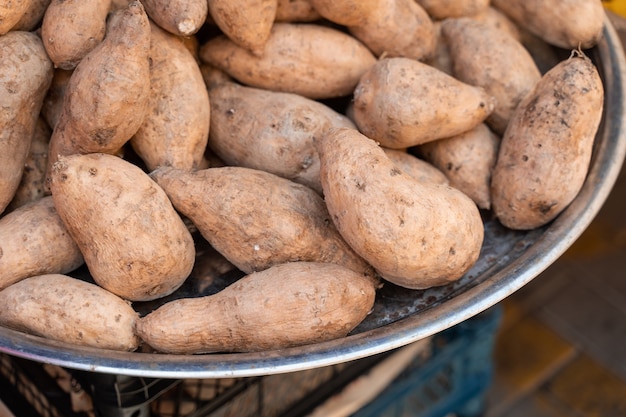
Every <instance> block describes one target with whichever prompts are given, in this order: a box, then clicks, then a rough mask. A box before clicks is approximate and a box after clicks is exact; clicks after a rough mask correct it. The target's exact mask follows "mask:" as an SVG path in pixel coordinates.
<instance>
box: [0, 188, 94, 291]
mask: <svg viewBox="0 0 626 417" xmlns="http://www.w3.org/2000/svg"><path fill="white" fill-rule="evenodd" d="M0 254H1V255H2V256H0V289H2V288H5V287H8V286H9V285H11V284H13V283H15V282H18V281H20V280H22V279H24V278H28V277H32V276H35V275H42V274H53V273H57V274H65V273H68V272H71V271H73V270H74V269H76V268H78V267H79V266H81V265H82V264H83V256H82V254H81V252H80V250H79V249H78V246H77V245H76V243H75V242H74V240H73V239H72V237H71V236H70V234H69V233H68V231H67V228H66V227H65V224H64V223H63V221H62V220H61V218H60V217H59V215H58V213H57V211H56V208H55V207H54V203H53V201H52V197H50V196H48V197H42V198H40V199H38V200H35V201H33V202H30V203H27V204H25V205H23V206H20V207H19V208H16V209H15V210H14V211H12V212H10V213H9V214H7V215H6V216H4V217H2V218H0Z"/></svg>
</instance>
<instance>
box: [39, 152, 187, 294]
mask: <svg viewBox="0 0 626 417" xmlns="http://www.w3.org/2000/svg"><path fill="white" fill-rule="evenodd" d="M51 190H52V197H53V199H54V205H55V207H56V208H57V212H58V213H59V216H60V217H61V219H62V220H63V223H64V224H65V225H66V227H67V229H68V231H69V232H70V235H71V236H72V237H73V238H74V241H75V242H76V244H77V245H78V247H79V248H80V250H81V252H82V253H83V256H84V258H85V263H86V264H87V267H88V268H89V272H90V273H91V275H92V277H93V279H94V281H95V282H96V283H97V284H98V285H100V286H102V287H103V288H105V289H107V290H109V291H111V292H112V293H114V294H116V295H118V296H120V297H122V298H124V299H127V300H130V301H148V300H153V299H156V298H160V297H164V296H166V295H169V294H171V293H172V292H174V291H175V290H176V289H177V288H179V287H180V286H181V285H182V283H183V282H184V281H185V279H186V278H187V277H188V276H189V274H190V272H191V269H192V268H193V264H194V259H195V249H194V242H193V238H192V236H191V234H190V232H189V231H188V230H187V227H186V226H185V224H184V223H183V221H182V219H181V218H180V216H179V215H178V213H176V211H175V210H174V208H173V207H172V205H171V203H170V201H169V199H168V198H167V196H166V195H165V193H164V192H163V190H162V189H161V188H160V187H159V186H158V185H157V184H155V183H154V181H152V180H151V179H150V177H149V176H148V174H146V173H145V172H144V171H142V170H141V168H139V167H138V166H135V165H133V164H131V163H130V162H128V161H125V160H123V159H121V158H119V157H117V156H113V155H108V154H102V153H91V154H85V155H81V154H74V155H70V156H66V157H62V158H61V159H59V160H58V161H57V163H55V164H54V166H53V169H52V175H51Z"/></svg>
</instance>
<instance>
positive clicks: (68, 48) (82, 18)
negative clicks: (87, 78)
mask: <svg viewBox="0 0 626 417" xmlns="http://www.w3.org/2000/svg"><path fill="white" fill-rule="evenodd" d="M110 7H111V0H97V1H88V2H86V1H81V0H52V1H51V2H50V5H49V6H48V8H47V9H46V12H45V14H44V16H43V21H42V23H41V37H42V39H43V44H44V46H45V47H46V51H47V52H48V55H49V56H50V59H51V60H52V62H54V65H55V67H58V68H61V69H65V70H72V69H74V68H75V67H76V65H77V64H78V63H79V62H80V60H81V59H83V57H84V56H85V55H87V54H88V53H89V52H90V51H91V50H92V49H94V48H95V47H96V46H98V44H99V43H100V42H102V40H103V39H104V33H105V31H106V18H107V14H108V13H109V9H110Z"/></svg>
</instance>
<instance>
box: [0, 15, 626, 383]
mask: <svg viewBox="0 0 626 417" xmlns="http://www.w3.org/2000/svg"><path fill="white" fill-rule="evenodd" d="M553 52H554V54H555V57H556V59H559V57H560V56H565V57H567V54H569V52H568V51H562V50H561V51H559V50H556V49H555V50H554V51H553ZM587 53H588V55H589V56H590V57H591V58H592V60H593V61H594V62H595V64H596V65H597V66H598V69H599V71H600V74H601V77H602V79H603V82H604V87H605V107H604V117H603V120H602V123H601V125H600V128H599V130H598V134H597V136H596V141H595V145H594V146H595V147H594V154H593V157H592V163H591V167H590V171H589V174H588V177H587V179H586V182H585V184H584V186H583V188H582V190H581V191H580V193H579V195H578V196H577V198H576V199H575V200H574V201H573V202H572V204H571V205H570V206H569V207H568V208H567V209H566V210H565V211H564V212H563V213H561V214H560V215H559V216H558V218H557V219H555V220H554V221H553V222H551V223H550V224H548V225H546V226H544V227H542V228H539V229H536V230H531V231H513V230H508V229H506V228H504V227H502V226H501V225H500V224H499V223H498V222H497V221H496V220H495V219H493V218H492V217H491V214H490V213H483V214H484V221H485V240H484V245H483V248H482V252H481V256H480V259H479V260H478V262H477V263H476V264H475V265H474V266H473V268H472V269H471V270H470V271H469V272H468V273H467V274H465V276H463V277H462V278H461V279H460V280H459V281H457V282H455V283H453V284H450V285H447V286H444V287H438V288H431V289H428V290H424V291H418V290H407V289H404V288H400V287H397V286H394V285H392V284H385V286H384V287H383V288H382V289H381V290H380V291H379V293H378V296H377V300H376V304H375V307H374V310H373V312H372V313H371V314H370V315H369V316H368V318H367V319H366V320H365V321H364V322H363V323H362V324H361V325H359V327H358V328H357V329H355V330H354V331H353V332H352V333H351V334H350V335H349V336H347V337H345V338H342V339H338V340H334V341H330V342H324V343H317V344H313V345H308V346H302V347H296V348H289V349H283V350H276V351H268V352H257V353H228V354H206V355H169V354H157V353H139V352H132V353H130V352H116V351H108V350H101V349H95V348H88V347H79V346H75V345H70V344H67V343H62V342H57V341H52V340H47V339H44V338H40V337H36V336H31V335H27V334H24V333H21V332H17V331H14V330H10V329H7V328H2V327H0V351H2V352H5V353H8V354H10V355H14V356H18V357H23V358H26V359H30V360H33V361H38V362H46V363H52V364H55V365H59V366H63V367H67V368H71V369H78V370H86V371H92V372H102V373H111V374H118V375H130V376H141V377H154V378H222V377H247V376H258V375H269V374H277V373H283V372H291V371H299V370H304V369H311V368H317V367H321V366H328V365H334V364H337V363H341V362H346V361H350V360H354V359H360V358H364V357H368V356H371V355H374V354H377V353H382V352H385V351H388V350H391V349H394V348H397V347H401V346H404V345H407V344H409V343H412V342H415V341H417V340H420V339H423V338H426V337H428V336H430V335H433V334H435V333H438V332H440V331H442V330H445V329H447V328H449V327H451V326H453V325H455V324H457V323H459V322H461V321H464V320H466V319H468V318H470V317H472V316H474V315H476V314H478V313H480V312H481V311H483V310H486V309H487V308H489V307H491V306H493V305H495V304H497V303H498V302H500V301H501V300H503V299H504V298H506V297H507V296H509V295H510V294H512V293H513V292H515V291H516V290H518V289H519V288H521V287H522V286H524V285H525V284H527V283H528V282H530V281H531V280H532V279H533V278H535V277H536V276H538V275H539V274H540V273H541V272H542V271H544V270H545V269H546V268H547V267H548V266H549V265H551V264H552V263H553V262H554V261H556V260H557V259H558V258H559V256H561V255H562V254H563V253H564V252H565V251H566V250H567V249H568V248H569V247H570V246H571V245H572V244H573V243H574V241H575V240H576V239H577V238H578V237H579V236H580V235H581V234H582V233H583V231H584V230H585V229H586V228H587V226H588V225H589V224H590V223H591V221H592V220H593V218H594V217H595V216H596V214H597V213H598V211H599V210H600V208H601V207H602V205H603V204H604V202H605V200H606V198H607V197H608V195H609V193H610V191H611V189H612V187H613V185H614V183H615V180H616V179H617V176H618V174H619V172H620V169H621V166H622V162H623V158H624V155H625V152H626V133H625V128H624V125H623V121H624V120H626V118H625V110H624V100H625V97H626V94H625V80H626V78H625V75H626V72H625V71H626V61H625V58H624V55H623V50H622V45H621V43H620V40H619V37H618V35H617V32H616V31H615V29H614V28H613V26H612V25H611V23H610V22H609V20H608V18H607V20H606V23H605V26H604V37H603V39H602V40H601V41H600V43H599V44H598V45H597V46H595V47H594V48H592V49H590V50H589V51H587ZM564 54H565V55H564Z"/></svg>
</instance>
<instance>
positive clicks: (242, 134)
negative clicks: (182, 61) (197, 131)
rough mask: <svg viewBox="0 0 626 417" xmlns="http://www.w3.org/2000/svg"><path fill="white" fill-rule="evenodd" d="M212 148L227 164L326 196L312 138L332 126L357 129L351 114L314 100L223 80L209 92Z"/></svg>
mask: <svg viewBox="0 0 626 417" xmlns="http://www.w3.org/2000/svg"><path fill="white" fill-rule="evenodd" d="M210 96H211V129H210V132H211V133H210V142H209V146H210V148H211V149H212V150H213V152H215V154H216V155H217V156H219V157H220V158H221V159H222V160H223V161H224V162H225V163H226V164H228V165H233V166H242V167H247V168H253V169H260V170H263V171H267V172H271V173H273V174H275V175H279V176H281V177H283V178H287V179H290V180H292V181H295V182H297V183H300V184H304V185H306V186H308V187H311V188H312V189H314V190H315V191H317V192H318V193H320V194H321V192H322V187H321V185H320V181H319V157H318V156H317V152H316V150H315V147H314V145H313V139H314V138H315V137H316V136H319V135H321V134H323V133H324V132H325V131H326V130H327V129H328V128H330V127H351V128H353V129H356V126H355V125H354V123H352V122H351V121H350V120H349V119H348V118H347V117H345V116H343V115H342V114H340V113H338V112H337V111H335V110H333V109H332V108H330V107H328V106H326V105H324V104H322V103H320V102H318V101H315V100H311V99H308V98H306V97H303V96H300V95H297V94H292V93H281V92H277V91H269V90H263V89H258V88H252V87H245V86H242V85H239V84H236V83H232V82H230V83H228V82H225V83H222V84H221V85H219V86H217V87H215V88H212V89H211V90H210Z"/></svg>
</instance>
